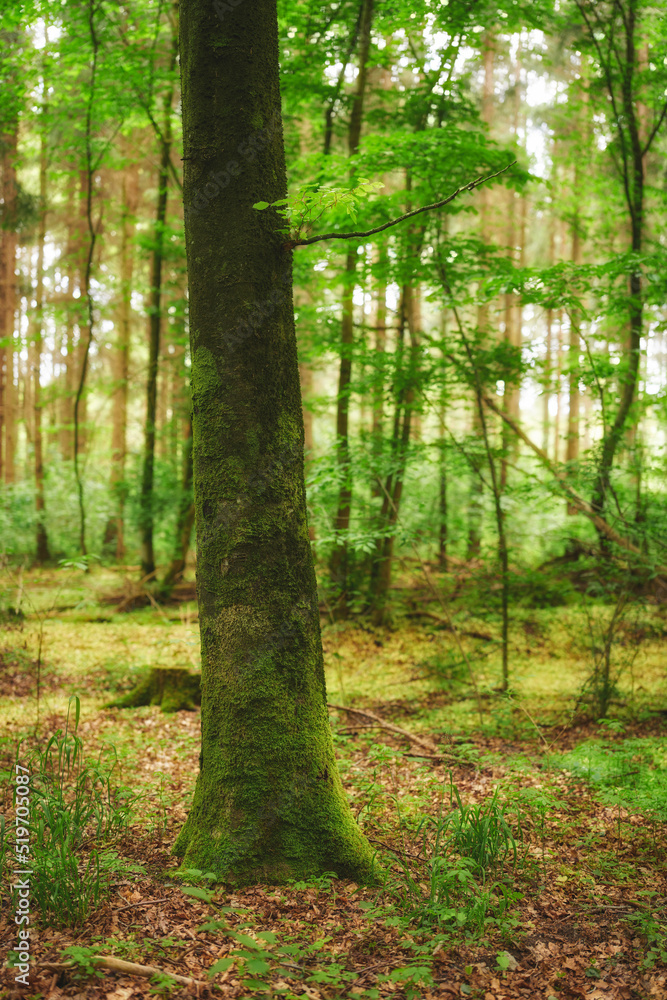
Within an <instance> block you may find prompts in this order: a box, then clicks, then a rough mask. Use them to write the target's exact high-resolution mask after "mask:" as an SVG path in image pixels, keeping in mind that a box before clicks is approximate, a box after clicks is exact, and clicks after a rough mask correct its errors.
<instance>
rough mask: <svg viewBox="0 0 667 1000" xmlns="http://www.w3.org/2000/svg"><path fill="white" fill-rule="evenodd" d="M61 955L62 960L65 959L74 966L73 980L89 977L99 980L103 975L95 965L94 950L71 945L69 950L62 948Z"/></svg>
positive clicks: (95, 953) (95, 954)
mask: <svg viewBox="0 0 667 1000" xmlns="http://www.w3.org/2000/svg"><path fill="white" fill-rule="evenodd" d="M61 954H62V956H63V958H65V959H67V961H69V962H71V963H72V965H73V966H74V970H75V971H74V977H75V978H78V979H82V978H85V979H90V978H91V976H97V977H98V978H100V977H102V976H103V975H104V973H103V972H101V971H100V969H99V968H97V966H96V964H95V959H96V957H97V952H96V950H95V948H86V947H83V946H82V945H78V944H73V945H70V947H69V948H63V950H62V952H61Z"/></svg>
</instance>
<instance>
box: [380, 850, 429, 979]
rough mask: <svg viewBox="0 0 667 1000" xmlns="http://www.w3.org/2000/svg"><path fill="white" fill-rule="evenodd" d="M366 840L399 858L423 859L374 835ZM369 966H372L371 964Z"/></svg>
mask: <svg viewBox="0 0 667 1000" xmlns="http://www.w3.org/2000/svg"><path fill="white" fill-rule="evenodd" d="M367 840H368V841H369V843H371V844H377V845H378V847H383V848H384V849H385V851H391V853H392V854H396V855H398V857H399V858H414V859H415V861H423V860H424V859H423V858H422V857H420V856H419V855H418V854H410V852H409V851H399V850H397V849H396V848H395V847H391V846H390V845H389V844H385V843H384V841H382V840H376V839H375V837H367ZM371 968H372V966H371ZM367 971H368V970H367Z"/></svg>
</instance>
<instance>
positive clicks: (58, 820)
mask: <svg viewBox="0 0 667 1000" xmlns="http://www.w3.org/2000/svg"><path fill="white" fill-rule="evenodd" d="M72 702H74V708H75V716H74V724H73V727H72V728H70V716H69V712H68V715H67V721H66V725H65V730H64V731H63V730H58V731H57V732H56V733H54V735H53V736H51V737H50V738H49V739H48V740H47V742H46V744H45V745H44V746H39V745H38V746H35V747H33V748H32V749H30V750H29V751H28V752H27V753H26V755H25V760H24V764H23V765H22V766H25V767H27V768H28V769H29V773H30V796H31V798H30V802H31V805H30V821H29V831H30V849H31V861H32V868H33V871H34V876H33V878H32V879H31V892H32V896H33V899H34V901H35V903H36V905H37V907H38V909H39V912H40V917H41V920H42V922H43V924H44V925H45V926H56V927H60V926H75V925H77V924H80V923H81V922H83V921H84V920H85V919H86V917H87V916H88V914H89V912H90V911H91V909H92V908H94V907H96V906H97V905H98V903H99V902H100V900H101V899H102V897H103V896H104V895H105V893H106V892H107V888H108V884H109V881H110V880H111V878H112V877H113V876H114V875H118V874H120V873H125V874H127V873H129V872H132V871H133V872H137V871H140V870H142V869H141V866H138V865H130V864H128V863H127V862H125V861H124V860H123V859H121V858H119V856H118V854H117V853H116V852H115V851H112V850H110V849H109V848H108V847H107V848H106V849H105V848H104V847H100V846H99V845H100V844H107V845H108V844H109V843H111V842H112V841H113V839H114V838H115V837H116V836H117V835H118V834H119V833H121V832H122V831H123V830H124V829H125V828H126V827H127V823H128V820H129V817H130V814H131V810H132V807H133V805H134V804H135V803H136V801H137V798H138V796H137V795H136V794H134V793H133V792H131V791H130V790H129V789H127V788H125V787H124V786H122V785H120V784H119V783H117V782H116V780H115V776H114V771H115V769H116V766H117V757H116V752H115V748H114V747H112V746H110V747H108V748H107V750H106V752H105V751H101V752H100V755H99V756H98V759H97V761H96V762H94V763H89V762H87V761H86V760H85V759H84V753H83V742H82V740H81V738H80V737H79V736H77V729H78V724H79V716H80V702H79V699H78V697H76V696H74V697H73V698H72V699H70V707H71V704H72ZM20 753H21V745H20V744H19V747H18V749H17V762H18V760H19V755H20ZM89 842H93V843H95V845H96V846H95V847H94V848H93V849H92V850H90V851H89V853H88V854H87V856H85V855H84V854H83V852H84V850H85V847H86V844H87V843H89Z"/></svg>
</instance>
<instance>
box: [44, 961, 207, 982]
mask: <svg viewBox="0 0 667 1000" xmlns="http://www.w3.org/2000/svg"><path fill="white" fill-rule="evenodd" d="M91 961H92V962H94V963H95V965H99V966H100V967H101V968H103V969H110V970H111V972H123V973H125V975H127V976H141V978H142V979H152V977H153V976H169V978H170V979H175V980H176V982H177V983H182V984H183V985H184V986H196V987H197V989H200V988H206V987H208V983H202V982H201V981H200V980H198V979H191V978H190V977H189V976H179V975H178V974H177V973H175V972H166V971H165V970H164V969H158V968H156V966H154V965H137V964H136V962H125V961H124V960H123V959H122V958H114V957H113V955H93V956H92V958H91ZM76 965H77V963H76V962H40V963H39V967H40V968H43V969H49V970H50V971H51V972H66V971H67V970H68V969H73V968H75V967H76Z"/></svg>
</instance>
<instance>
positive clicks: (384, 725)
mask: <svg viewBox="0 0 667 1000" xmlns="http://www.w3.org/2000/svg"><path fill="white" fill-rule="evenodd" d="M327 706H328V708H333V709H335V710H336V711H337V712H351V713H352V714H353V715H360V716H361V717H362V718H363V719H370V720H371V721H372V722H373V723H374V725H376V726H378V727H379V728H380V729H386V730H387V732H389V733H394V734H395V735H397V736H404V737H405V738H406V739H408V740H410V742H411V743H417V744H418V746H421V747H424V748H425V749H426V750H428V751H429V752H430V755H431V756H433V757H440V758H442V759H443V760H445V759H446V760H457V758H456V757H454V756H453V755H448V754H442V753H441V752H440V750H439V749H438V747H437V746H436V745H435V743H431V741H430V740H425V739H424V738H423V737H422V736H415V734H414V733H411V732H409V731H408V730H407V729H402V728H401V726H395V725H394V724H393V722H386V721H385V720H384V719H383V718H382V716H380V715H376V714H375V712H367V711H364V710H362V709H360V708H347V707H346V706H345V705H334V704H332V702H328V703H327Z"/></svg>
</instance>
